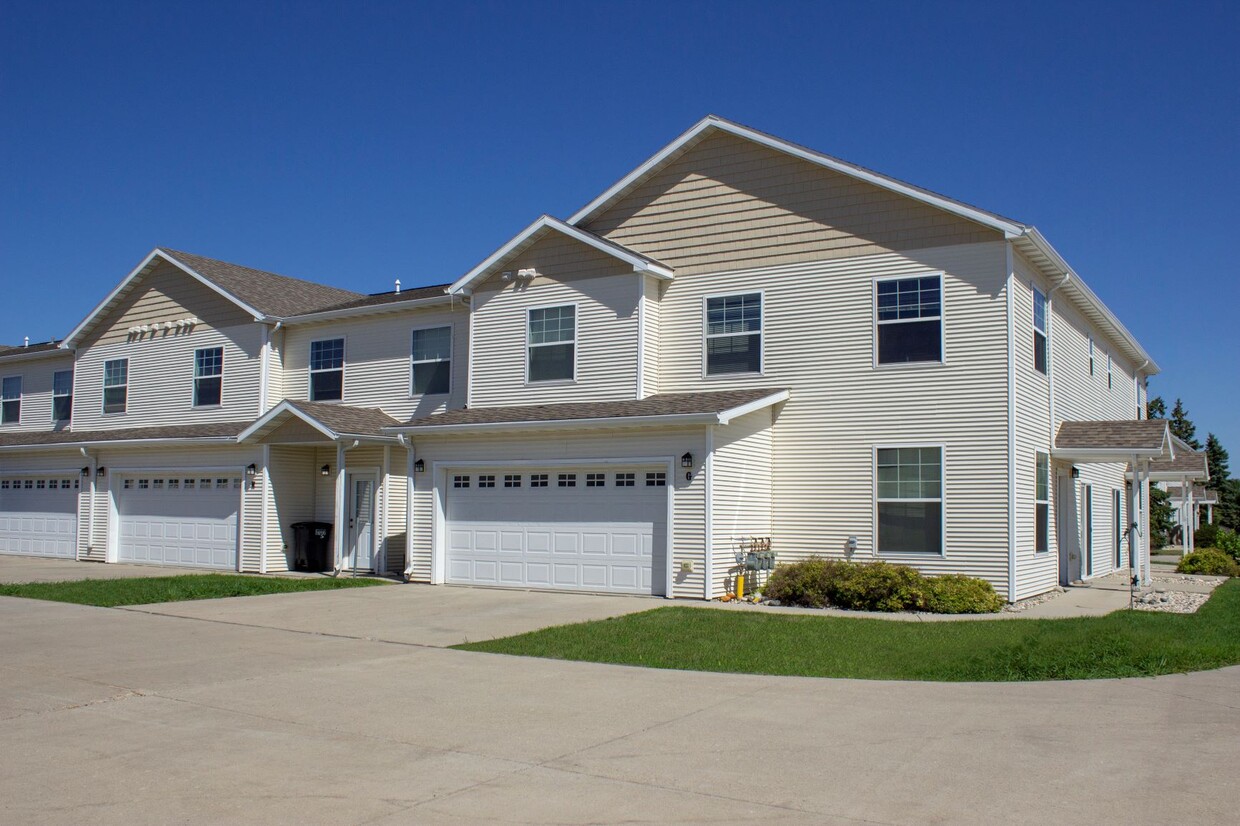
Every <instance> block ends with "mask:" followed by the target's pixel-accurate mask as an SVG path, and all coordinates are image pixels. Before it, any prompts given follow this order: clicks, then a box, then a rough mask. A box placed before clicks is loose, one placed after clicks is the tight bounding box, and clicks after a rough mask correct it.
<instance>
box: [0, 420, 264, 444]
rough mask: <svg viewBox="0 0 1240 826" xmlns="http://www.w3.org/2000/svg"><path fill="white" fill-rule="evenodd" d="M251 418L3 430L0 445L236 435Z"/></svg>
mask: <svg viewBox="0 0 1240 826" xmlns="http://www.w3.org/2000/svg"><path fill="white" fill-rule="evenodd" d="M249 424H250V423H249V422H221V423H218V424H190V425H168V426H163V427H130V428H124V429H120V430H62V431H59V432H42V433H0V447H16V446H27V447H30V446H40V445H48V446H55V445H72V444H80V443H82V442H118V441H127V440H138V439H222V438H229V437H234V436H236V435H237V434H238V433H240V432H241V431H242V430H244V429H245V428H246V427H247V426H249Z"/></svg>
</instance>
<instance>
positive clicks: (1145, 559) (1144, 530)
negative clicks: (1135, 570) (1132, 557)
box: [1140, 462, 1153, 585]
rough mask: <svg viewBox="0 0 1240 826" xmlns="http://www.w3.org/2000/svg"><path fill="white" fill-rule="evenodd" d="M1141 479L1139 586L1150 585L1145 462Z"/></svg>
mask: <svg viewBox="0 0 1240 826" xmlns="http://www.w3.org/2000/svg"><path fill="white" fill-rule="evenodd" d="M1140 478H1141V535H1142V536H1143V537H1144V538H1145V540H1144V541H1143V542H1142V543H1141V584H1142V585H1149V584H1150V548H1151V547H1153V545H1152V543H1151V541H1150V466H1149V463H1148V462H1147V463H1146V464H1145V467H1144V468H1143V469H1142V471H1141V473H1140Z"/></svg>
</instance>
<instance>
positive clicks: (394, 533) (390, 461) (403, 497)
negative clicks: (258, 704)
mask: <svg viewBox="0 0 1240 826" xmlns="http://www.w3.org/2000/svg"><path fill="white" fill-rule="evenodd" d="M387 453H388V455H387V459H386V461H387V467H388V472H387V475H386V476H385V477H384V482H383V485H384V499H383V502H384V504H383V514H384V515H383V561H384V570H385V572H386V573H388V574H392V575H394V576H396V575H399V574H401V573H402V572H403V571H404V570H405V548H406V545H407V539H408V537H407V536H406V525H407V522H406V513H407V512H408V501H409V476H408V463H407V458H408V455H409V454H408V451H406V450H405V449H404V448H387Z"/></svg>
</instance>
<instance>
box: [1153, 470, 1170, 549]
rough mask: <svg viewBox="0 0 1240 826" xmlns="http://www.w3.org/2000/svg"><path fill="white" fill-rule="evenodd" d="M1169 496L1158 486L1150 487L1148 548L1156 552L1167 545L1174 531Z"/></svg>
mask: <svg viewBox="0 0 1240 826" xmlns="http://www.w3.org/2000/svg"><path fill="white" fill-rule="evenodd" d="M1172 513H1173V509H1172V507H1171V494H1169V493H1167V492H1166V491H1165V490H1163V489H1162V488H1160V487H1158V485H1150V548H1151V549H1153V550H1155V551H1157V550H1159V549H1160V548H1162V547H1163V546H1165V545H1166V544H1167V540H1168V539H1169V538H1170V536H1171V531H1173V530H1174V529H1175V522H1174V520H1173V519H1172Z"/></svg>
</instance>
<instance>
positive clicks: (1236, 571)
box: [1175, 548, 1240, 576]
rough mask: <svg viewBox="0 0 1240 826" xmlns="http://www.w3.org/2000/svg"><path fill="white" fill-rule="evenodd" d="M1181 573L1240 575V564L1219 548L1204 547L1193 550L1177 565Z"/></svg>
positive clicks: (1177, 570)
mask: <svg viewBox="0 0 1240 826" xmlns="http://www.w3.org/2000/svg"><path fill="white" fill-rule="evenodd" d="M1175 570H1176V573H1180V574H1207V575H1209V576H1240V565H1237V564H1236V560H1234V559H1232V558H1231V557H1230V556H1228V555H1227V554H1225V553H1223V552H1222V551H1220V550H1219V549H1218V548H1202V549H1201V550H1200V551H1193V552H1192V553H1191V554H1189V555H1188V556H1186V557H1184V558H1183V559H1181V560H1180V564H1179V565H1177V566H1175Z"/></svg>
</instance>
